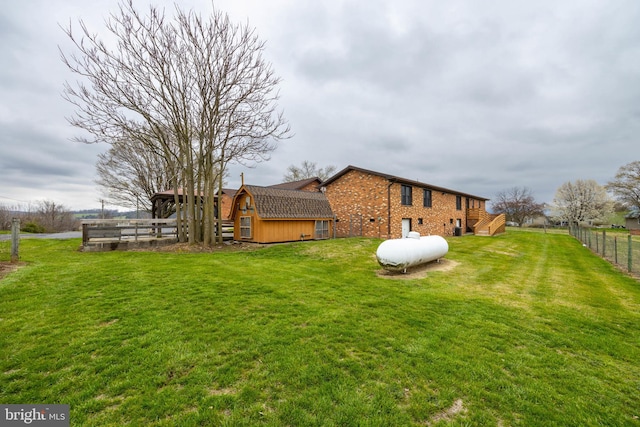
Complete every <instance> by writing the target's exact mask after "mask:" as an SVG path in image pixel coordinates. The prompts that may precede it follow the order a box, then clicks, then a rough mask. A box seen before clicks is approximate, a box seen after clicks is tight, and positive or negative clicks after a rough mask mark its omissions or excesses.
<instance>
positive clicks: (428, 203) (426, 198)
mask: <svg viewBox="0 0 640 427" xmlns="http://www.w3.org/2000/svg"><path fill="white" fill-rule="evenodd" d="M424 207H425V208H430V207H431V190H424Z"/></svg>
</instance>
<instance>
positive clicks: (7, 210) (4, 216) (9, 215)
mask: <svg viewBox="0 0 640 427" xmlns="http://www.w3.org/2000/svg"><path fill="white" fill-rule="evenodd" d="M16 210H17V209H14V208H11V207H9V206H7V205H0V230H10V229H11V220H12V219H13V218H14V217H15V216H16V214H15V213H14V212H15V211H16Z"/></svg>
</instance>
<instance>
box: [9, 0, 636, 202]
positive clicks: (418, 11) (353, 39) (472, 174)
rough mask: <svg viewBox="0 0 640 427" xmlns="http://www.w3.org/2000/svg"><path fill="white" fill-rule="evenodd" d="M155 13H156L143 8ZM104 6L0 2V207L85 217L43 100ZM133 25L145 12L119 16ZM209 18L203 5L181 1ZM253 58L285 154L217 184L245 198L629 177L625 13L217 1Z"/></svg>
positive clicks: (593, 5) (92, 190)
mask: <svg viewBox="0 0 640 427" xmlns="http://www.w3.org/2000/svg"><path fill="white" fill-rule="evenodd" d="M150 1H151V3H153V4H154V5H165V6H166V12H167V13H169V14H170V13H172V11H173V2H172V1H164V0H150ZM116 4H117V2H116V0H110V1H108V0H100V1H97V0H93V1H91V2H88V1H85V0H23V1H20V2H17V1H16V2H13V1H11V2H9V1H6V2H4V4H3V7H2V8H0V55H1V61H2V67H1V68H0V178H1V179H0V183H1V184H0V204H4V205H14V204H23V205H24V204H25V203H34V202H37V201H39V200H43V199H47V200H53V201H56V202H58V203H62V204H64V205H65V206H66V207H68V208H70V209H87V208H92V207H98V206H99V205H100V202H99V200H100V198H101V196H100V190H99V188H97V187H96V185H95V184H94V180H95V162H96V160H97V155H98V154H99V153H100V152H103V151H105V150H106V149H107V147H106V146H101V145H83V144H80V143H76V142H73V141H72V140H71V138H72V137H73V136H74V135H77V134H78V130H77V129H74V128H73V127H71V126H70V125H69V124H68V122H67V121H66V119H65V117H68V116H70V115H71V114H72V113H73V107H72V106H71V105H70V104H68V103H67V102H66V101H64V100H63V99H62V97H61V92H62V87H63V84H64V82H65V81H73V80H74V79H75V77H74V76H73V75H72V74H71V73H70V72H69V71H68V70H67V69H66V68H65V66H64V65H63V64H62V62H61V61H60V57H59V52H58V47H60V48H61V49H62V50H64V51H65V52H72V48H71V46H70V43H69V41H68V40H66V36H65V35H64V33H63V32H62V30H61V29H60V27H59V25H65V24H68V23H69V21H71V22H74V23H77V21H78V19H80V18H81V19H83V20H84V21H85V22H86V23H87V24H88V26H89V27H90V28H91V29H92V32H95V33H98V34H100V33H101V32H104V18H105V17H106V16H107V15H108V13H109V12H110V11H112V10H114V9H115V7H116ZM135 4H136V5H137V6H138V8H142V9H146V8H147V7H148V4H149V1H148V0H135ZM180 5H181V7H182V8H183V9H189V8H193V9H194V10H196V11H199V12H201V13H202V14H203V15H207V14H209V13H210V11H211V9H212V3H211V2H210V1H206V0H203V1H198V0H190V1H181V2H180ZM215 6H216V8H218V9H220V10H222V11H225V12H227V13H229V15H230V16H231V18H232V19H233V20H234V21H246V20H248V21H249V23H250V25H251V26H253V27H255V28H256V29H257V32H258V34H259V35H260V37H261V38H262V39H264V40H266V42H267V47H266V52H265V56H266V57H267V58H268V59H269V60H270V61H271V62H272V64H273V67H274V69H275V71H276V73H278V74H279V75H280V76H281V77H282V79H283V80H282V83H281V86H280V92H281V100H280V106H281V107H282V109H283V110H284V113H285V116H286V117H287V119H288V121H289V122H290V125H291V127H292V130H293V132H294V136H293V137H292V138H291V139H289V140H286V141H283V142H281V143H280V144H279V146H278V149H277V150H276V151H275V152H273V153H272V156H271V160H270V161H268V162H265V163H261V164H258V165H255V167H252V168H249V167H246V166H241V165H236V166H233V167H232V168H231V171H230V174H231V175H230V177H229V180H228V185H227V186H229V187H238V186H239V184H240V173H241V172H244V174H245V181H246V182H248V183H251V184H255V185H270V184H276V183H278V182H281V180H282V177H283V175H284V174H285V172H286V169H287V167H288V166H289V165H292V164H295V165H299V164H300V163H301V162H302V161H304V160H309V161H313V162H316V163H317V164H318V166H321V167H324V166H327V165H333V166H335V167H336V168H337V170H340V169H342V168H344V167H346V166H347V165H354V166H358V167H361V168H366V169H372V170H375V171H379V172H384V173H388V174H393V175H397V176H400V177H403V178H408V179H415V180H419V181H422V182H426V183H430V184H433V185H437V186H441V187H447V188H450V189H454V190H459V191H462V192H466V193H471V194H474V195H478V196H483V197H487V198H493V197H494V196H495V195H496V193H498V192H499V191H502V190H505V189H508V188H511V187H514V186H521V187H522V186H525V187H529V188H530V189H531V190H532V191H533V194H534V196H535V197H536V199H537V200H538V201H540V202H551V201H552V200H553V196H554V194H555V191H556V189H557V188H558V187H559V186H560V185H561V184H563V183H565V182H567V181H574V180H576V179H594V180H596V181H597V182H599V183H600V184H605V183H606V182H607V181H609V180H611V179H612V178H613V176H614V175H615V173H616V171H617V170H618V168H619V167H620V166H623V165H625V164H627V163H630V162H631V161H634V160H640V24H639V23H640V2H639V1H637V0H607V1H605V0H598V1H592V0H564V1H561V2H558V1H557V0H550V1H546V0H541V1H536V2H531V1H515V0H504V1H496V0H492V1H490V2H480V1H475V0H448V1H446V2H443V1H436V0H393V1H390V0H387V1H378V0H367V1H364V0H359V1H339V0H335V1H333V0H332V1H325V2H317V1H294V0H290V1H287V0H277V1H275V0H271V1H268V2H265V1H261V0H251V1H250V0H246V1H245V0H223V1H216V2H215Z"/></svg>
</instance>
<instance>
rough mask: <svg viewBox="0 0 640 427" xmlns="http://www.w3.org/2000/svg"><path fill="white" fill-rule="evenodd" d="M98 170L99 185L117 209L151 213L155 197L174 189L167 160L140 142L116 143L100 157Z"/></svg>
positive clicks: (97, 165) (97, 164) (97, 181)
mask: <svg viewBox="0 0 640 427" xmlns="http://www.w3.org/2000/svg"><path fill="white" fill-rule="evenodd" d="M96 170H97V173H98V179H97V180H96V183H97V184H98V185H99V186H101V187H102V189H103V193H104V195H105V197H106V198H107V200H108V201H109V203H110V204H112V205H116V206H122V207H129V208H135V209H141V210H144V211H147V212H150V211H151V208H152V207H151V197H152V196H153V195H154V194H155V193H157V192H159V191H165V190H167V189H171V188H173V181H172V180H171V177H172V176H171V174H170V171H171V169H170V166H169V165H168V164H167V162H166V161H165V159H164V157H163V156H162V155H159V154H158V153H157V152H155V151H152V150H149V149H148V148H147V146H145V144H142V143H140V142H137V141H126V142H120V141H118V142H114V143H113V144H112V146H111V148H109V150H107V151H106V152H105V153H102V154H100V155H99V156H98V162H97V163H96ZM174 173H175V171H174Z"/></svg>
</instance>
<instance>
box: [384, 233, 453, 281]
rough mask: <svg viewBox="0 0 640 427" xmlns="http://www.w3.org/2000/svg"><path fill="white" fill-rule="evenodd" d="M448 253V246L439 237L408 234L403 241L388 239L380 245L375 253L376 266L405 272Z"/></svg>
mask: <svg viewBox="0 0 640 427" xmlns="http://www.w3.org/2000/svg"><path fill="white" fill-rule="evenodd" d="M447 252H449V244H448V243H447V241H446V240H445V239H444V238H442V237H440V236H424V237H420V233H417V232H415V231H411V232H409V234H408V235H407V237H405V238H404V239H390V240H385V241H384V242H382V243H380V246H378V250H377V251H376V258H378V264H380V265H381V266H382V268H384V269H385V270H389V271H406V270H407V268H409V267H413V266H415V265H420V264H424V263H425V262H429V261H434V260H437V259H439V258H442V257H443V256H445V255H446V254H447Z"/></svg>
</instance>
